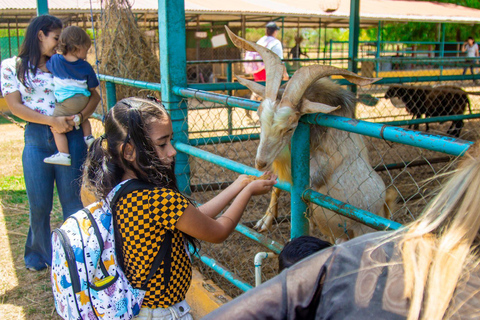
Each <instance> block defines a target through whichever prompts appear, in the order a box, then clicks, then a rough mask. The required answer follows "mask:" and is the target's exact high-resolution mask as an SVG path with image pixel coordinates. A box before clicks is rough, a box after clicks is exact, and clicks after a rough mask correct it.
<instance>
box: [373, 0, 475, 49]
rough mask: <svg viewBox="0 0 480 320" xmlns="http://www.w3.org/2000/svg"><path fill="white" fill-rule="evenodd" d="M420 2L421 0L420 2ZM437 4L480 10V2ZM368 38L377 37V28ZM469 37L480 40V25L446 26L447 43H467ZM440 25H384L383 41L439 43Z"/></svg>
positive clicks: (465, 0)
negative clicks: (451, 4) (449, 4)
mask: <svg viewBox="0 0 480 320" xmlns="http://www.w3.org/2000/svg"><path fill="white" fill-rule="evenodd" d="M419 1H420V0H419ZM436 2H442V3H453V4H457V5H461V6H465V7H470V8H475V9H480V1H478V0H437V1H436ZM365 34H366V36H367V38H369V39H370V40H374V39H376V37H377V30H376V28H371V29H369V30H366V32H365ZM469 36H472V37H474V38H479V39H480V25H478V24H461V23H447V24H446V25H445V41H447V42H448V41H465V40H466V39H467V38H468V37H469ZM439 37H440V34H439V25H438V23H424V22H405V23H398V22H397V23H383V27H382V39H383V40H387V41H437V40H440V39H439Z"/></svg>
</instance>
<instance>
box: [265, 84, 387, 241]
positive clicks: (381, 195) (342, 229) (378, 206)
mask: <svg viewBox="0 0 480 320" xmlns="http://www.w3.org/2000/svg"><path fill="white" fill-rule="evenodd" d="M315 85H316V86H317V87H318V89H322V90H323V91H324V92H325V93H326V94H327V93H331V92H332V90H333V91H337V90H342V89H340V87H338V86H337V85H335V84H333V83H332V82H330V81H328V80H320V81H318V82H317V83H316V84H315ZM322 102H323V101H322ZM298 107H299V108H300V110H299V111H297V110H296V109H293V108H291V107H286V106H280V105H278V102H277V104H276V103H275V102H273V101H270V100H265V101H263V102H262V109H261V110H262V112H261V115H260V120H261V137H260V144H259V147H258V150H257V161H261V162H263V163H267V164H269V165H273V169H274V171H275V172H276V173H277V174H278V175H279V177H280V179H281V180H286V181H291V170H290V152H289V148H288V146H289V143H290V140H291V135H292V134H293V132H292V133H291V134H286V133H285V129H287V128H289V127H292V126H293V127H295V126H296V125H297V123H298V118H299V117H300V116H301V115H302V114H303V113H304V112H303V111H302V110H301V106H298ZM348 107H350V108H351V107H352V105H350V106H345V105H344V106H342V108H340V109H338V110H335V109H332V110H334V111H333V112H332V114H336V115H341V116H352V115H353V113H352V112H351V111H350V114H349V111H347V110H346V108H348ZM308 111H310V110H308ZM308 111H307V112H308ZM292 116H294V117H297V119H296V121H293V123H292V118H291V117H292ZM310 153H311V160H310V176H311V181H312V187H313V188H314V189H315V190H316V191H318V192H320V193H323V194H327V195H329V196H330V197H332V198H335V199H338V200H340V201H342V202H346V203H349V204H351V205H353V206H355V207H357V208H360V209H363V210H367V211H370V212H374V213H377V214H378V215H380V216H383V217H387V216H388V215H389V212H386V207H385V184H384V183H383V181H382V179H381V178H380V176H379V175H378V174H377V173H376V172H375V171H374V170H373V169H372V167H371V165H370V159H369V156H368V152H367V148H366V146H365V143H364V140H363V137H362V136H360V135H358V134H355V133H349V132H346V131H341V130H337V129H333V128H323V127H320V126H312V133H311V150H310ZM280 166H282V167H281V168H279V167H280ZM277 196H278V194H277ZM311 209H312V216H311V219H310V221H311V222H312V223H313V224H314V225H316V226H317V227H318V228H319V229H320V231H321V232H322V233H323V234H324V235H326V236H328V237H330V239H331V240H332V241H334V240H335V239H338V238H343V239H348V238H350V237H355V236H358V235H360V234H364V233H367V232H371V231H373V229H371V228H369V227H366V226H365V225H362V224H360V223H357V222H355V221H353V220H351V219H349V218H346V217H344V216H341V215H339V214H337V213H335V212H333V211H330V210H327V209H324V208H322V207H318V206H315V207H314V206H311ZM276 215H277V210H276V204H272V203H270V206H269V209H268V210H267V213H266V215H265V216H264V217H263V218H262V219H261V220H260V221H259V222H258V223H257V226H256V227H257V228H259V229H260V230H266V229H269V228H270V227H271V225H272V222H273V218H274V217H276Z"/></svg>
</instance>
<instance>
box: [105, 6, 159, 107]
mask: <svg viewBox="0 0 480 320" xmlns="http://www.w3.org/2000/svg"><path fill="white" fill-rule="evenodd" d="M97 30H98V44H99V47H100V48H99V52H100V66H99V68H100V73H102V74H106V75H111V76H116V77H121V78H128V79H134V80H142V81H148V82H160V62H159V57H158V56H157V55H156V54H155V53H154V51H153V50H152V48H151V47H150V46H149V45H148V42H147V41H146V39H145V36H144V35H143V30H141V29H140V28H139V27H138V24H137V22H136V21H135V17H134V15H133V13H132V10H131V5H130V3H129V2H128V0H106V1H105V2H104V11H103V14H102V15H101V18H100V28H98V29H97ZM147 95H154V96H157V97H158V98H160V93H159V92H152V91H150V90H139V89H137V88H133V87H127V86H118V85H117V100H120V99H122V98H125V97H130V96H143V97H146V96H147Z"/></svg>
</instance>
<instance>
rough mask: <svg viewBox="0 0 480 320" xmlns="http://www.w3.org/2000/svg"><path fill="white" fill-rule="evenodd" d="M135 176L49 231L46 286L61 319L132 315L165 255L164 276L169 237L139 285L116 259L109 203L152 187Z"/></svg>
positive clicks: (168, 262) (167, 277)
mask: <svg viewBox="0 0 480 320" xmlns="http://www.w3.org/2000/svg"><path fill="white" fill-rule="evenodd" d="M152 188H153V187H152V186H151V185H147V184H145V183H142V182H140V181H139V180H135V179H132V180H127V181H124V182H122V183H120V184H119V185H117V186H116V187H115V188H114V189H113V190H112V191H111V192H110V193H109V194H108V196H107V197H106V199H102V200H100V201H97V202H95V203H93V204H91V205H89V206H87V207H86V208H84V209H82V210H80V211H78V212H77V213H75V214H73V215H72V216H70V217H69V218H67V220H65V222H64V223H63V225H62V226H61V227H60V228H58V229H55V230H54V231H53V232H52V271H51V281H52V290H53V295H54V298H55V308H56V309H57V312H58V314H59V315H60V316H61V317H62V318H63V319H69V320H70V319H101V318H103V319H122V320H123V319H132V318H133V317H134V316H135V315H137V314H138V313H139V312H140V308H141V305H142V301H143V298H144V297H145V293H146V290H147V285H148V282H149V280H150V279H151V278H152V277H153V276H154V275H155V272H156V271H157V269H158V267H159V266H160V264H161V263H162V261H163V260H164V258H165V261H164V265H165V273H164V274H165V276H164V280H165V287H167V284H168V281H169V280H170V267H171V251H172V248H171V241H172V237H173V234H172V233H171V232H170V231H167V234H166V236H165V240H164V242H163V243H162V246H161V248H160V250H159V252H158V253H157V256H156V257H155V259H154V261H153V263H152V267H151V269H150V273H149V274H148V276H147V278H146V280H145V282H144V283H143V285H142V287H141V288H134V287H132V285H131V284H130V283H129V282H128V280H127V278H126V276H125V274H124V273H123V271H122V269H121V267H120V266H119V264H118V262H117V254H116V250H115V232H114V223H112V222H113V219H112V208H114V207H115V203H116V202H117V200H118V199H119V198H120V197H121V196H123V195H126V194H128V193H130V192H132V191H134V190H143V189H152Z"/></svg>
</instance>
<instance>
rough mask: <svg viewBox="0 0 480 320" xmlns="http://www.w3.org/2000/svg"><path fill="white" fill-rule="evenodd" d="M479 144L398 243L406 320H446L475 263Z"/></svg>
mask: <svg viewBox="0 0 480 320" xmlns="http://www.w3.org/2000/svg"><path fill="white" fill-rule="evenodd" d="M479 149H480V144H479V143H476V144H475V145H474V146H472V147H470V149H469V152H468V153H467V155H466V156H464V158H463V159H462V161H461V162H460V163H459V166H458V168H457V169H456V170H455V171H454V172H453V175H452V176H451V178H450V179H449V181H448V182H447V183H446V184H445V186H444V187H443V188H442V190H441V191H440V192H439V193H438V194H437V195H436V196H435V198H434V199H433V200H432V201H431V202H430V203H429V205H428V206H427V208H426V209H425V211H424V213H423V215H422V216H421V217H420V218H419V219H418V220H417V221H415V222H413V223H412V224H411V225H410V226H408V231H406V232H405V233H404V234H403V236H402V238H403V239H402V240H401V242H400V245H401V248H402V258H403V265H404V270H405V290H404V293H405V297H406V298H407V299H409V301H410V310H409V313H408V318H407V319H408V320H414V319H415V320H416V319H428V320H440V319H448V318H450V317H451V316H452V314H451V313H452V312H453V311H454V310H449V306H450V302H451V300H452V299H453V297H454V293H455V289H456V288H457V285H458V284H459V280H461V279H465V276H467V275H468V268H467V264H469V263H470V262H472V261H474V262H476V263H478V262H479V260H480V257H479V255H478V253H477V252H475V250H476V243H474V241H475V239H476V237H477V236H478V234H479V229H480V215H479V214H478V213H479V211H480V195H479V190H480V157H479V155H480V152H479Z"/></svg>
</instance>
